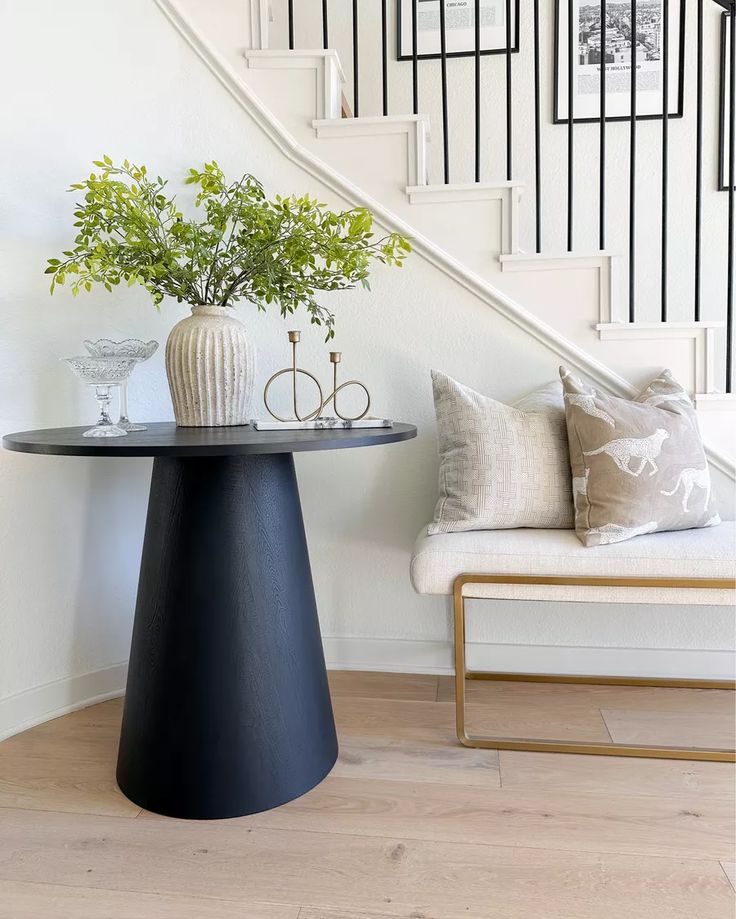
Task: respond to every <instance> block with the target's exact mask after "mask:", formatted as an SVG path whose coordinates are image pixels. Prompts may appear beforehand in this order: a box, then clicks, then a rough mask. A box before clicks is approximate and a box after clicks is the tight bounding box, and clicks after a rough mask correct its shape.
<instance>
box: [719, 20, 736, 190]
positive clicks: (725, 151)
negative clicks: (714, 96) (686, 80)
mask: <svg viewBox="0 0 736 919" xmlns="http://www.w3.org/2000/svg"><path fill="white" fill-rule="evenodd" d="M730 25H731V16H730V14H729V13H723V14H722V16H721V58H720V99H719V105H718V190H719V191H728V185H729V182H728V178H729V171H730V170H729V168H728V167H729V142H728V141H729V134H730V125H731V119H732V118H733V117H735V116H734V113H733V99H732V97H731V92H730V89H731V42H730V31H731V30H730ZM732 184H736V183H733V180H732Z"/></svg>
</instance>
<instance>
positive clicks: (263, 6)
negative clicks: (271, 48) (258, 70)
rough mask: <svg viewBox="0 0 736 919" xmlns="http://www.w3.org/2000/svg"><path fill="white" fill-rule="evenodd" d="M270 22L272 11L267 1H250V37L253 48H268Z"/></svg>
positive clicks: (271, 20)
mask: <svg viewBox="0 0 736 919" xmlns="http://www.w3.org/2000/svg"><path fill="white" fill-rule="evenodd" d="M270 22H273V11H272V9H271V4H270V2H269V0H250V35H251V43H252V45H253V48H259V49H262V50H265V49H266V48H268V39H269V34H268V33H269V25H268V24H269V23H270Z"/></svg>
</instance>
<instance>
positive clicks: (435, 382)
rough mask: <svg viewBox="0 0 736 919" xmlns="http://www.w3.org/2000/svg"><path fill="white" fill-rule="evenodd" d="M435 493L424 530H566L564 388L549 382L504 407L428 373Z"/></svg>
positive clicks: (569, 520)
mask: <svg viewBox="0 0 736 919" xmlns="http://www.w3.org/2000/svg"><path fill="white" fill-rule="evenodd" d="M432 386H433V390H434V404H435V411H436V413H437V431H438V439H439V452H440V478H439V482H440V488H439V490H440V496H439V500H438V501H437V506H436V508H435V514H434V520H433V521H432V523H431V524H430V525H429V529H428V532H429V534H430V535H432V534H434V533H452V532H459V531H463V530H495V529H509V528H514V527H553V528H567V529H571V528H572V526H573V504H572V491H571V483H570V466H569V462H570V461H569V456H568V451H567V432H566V428H565V415H564V405H563V402H562V389H561V387H560V384H559V383H558V382H556V381H555V382H554V383H551V384H547V385H546V386H543V387H542V388H541V389H539V390H536V391H535V392H534V393H530V394H529V395H528V396H525V397H524V398H523V399H522V400H520V402H518V403H517V404H516V405H504V403H503V402H497V401H496V400H495V399H491V398H489V397H488V396H483V395H481V394H480V393H477V392H475V391H474V390H472V389H470V388H469V387H467V386H463V385H462V384H460V383H458V382H457V381H455V380H453V379H452V378H451V377H448V376H447V375H446V374H444V373H439V372H437V371H433V373H432Z"/></svg>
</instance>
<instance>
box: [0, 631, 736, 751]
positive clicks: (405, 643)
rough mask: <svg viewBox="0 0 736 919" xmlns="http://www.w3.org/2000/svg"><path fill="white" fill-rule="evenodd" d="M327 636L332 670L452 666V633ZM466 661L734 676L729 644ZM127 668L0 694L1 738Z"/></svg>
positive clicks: (531, 669)
mask: <svg viewBox="0 0 736 919" xmlns="http://www.w3.org/2000/svg"><path fill="white" fill-rule="evenodd" d="M323 643H324V649H325V657H326V659H327V666H328V668H329V669H330V670H381V671H387V672H396V673H437V674H451V673H453V664H452V644H451V643H450V642H449V641H413V640H400V639H390V638H335V637H325V638H324V639H323ZM468 664H469V666H470V667H471V668H475V669H478V670H502V671H520V672H526V673H568V674H579V673H586V674H598V675H607V674H618V675H621V676H661V677H671V676H679V677H690V678H693V679H704V678H705V679H733V677H734V673H735V672H736V654H734V653H733V652H731V651H701V650H683V649H654V648H580V647H575V648H573V647H564V646H559V645H534V646H532V645H488V644H480V643H478V644H469V646H468ZM126 671H127V664H124V663H123V664H115V665H113V666H112V667H105V668H104V669H102V670H93V671H91V672H89V673H82V674H79V675H77V676H73V677H68V678H67V679H63V680H55V681H54V682H53V683H45V684H44V685H42V686H37V687H35V688H34V689H28V690H25V691H24V692H19V693H16V694H15V695H13V696H9V697H8V698H6V699H0V741H2V740H4V739H5V738H6V737H10V736H12V735H13V734H18V733H20V732H21V731H25V730H27V729H28V728H31V727H34V725H37V724H41V723H43V722H44V721H51V720H52V719H53V718H58V717H59V716H60V715H66V714H68V713H69V712H73V711H76V710H77V709H80V708H86V707H87V706H88V705H94V704H95V703H97V702H104V701H106V700H107V699H112V698H115V697H116V696H120V695H122V694H123V692H124V690H125V676H126Z"/></svg>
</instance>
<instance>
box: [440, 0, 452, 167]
mask: <svg viewBox="0 0 736 919" xmlns="http://www.w3.org/2000/svg"><path fill="white" fill-rule="evenodd" d="M440 68H441V76H442V157H443V162H444V176H445V185H447V184H448V183H449V181H450V138H449V132H448V117H447V23H446V22H445V0H440Z"/></svg>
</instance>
